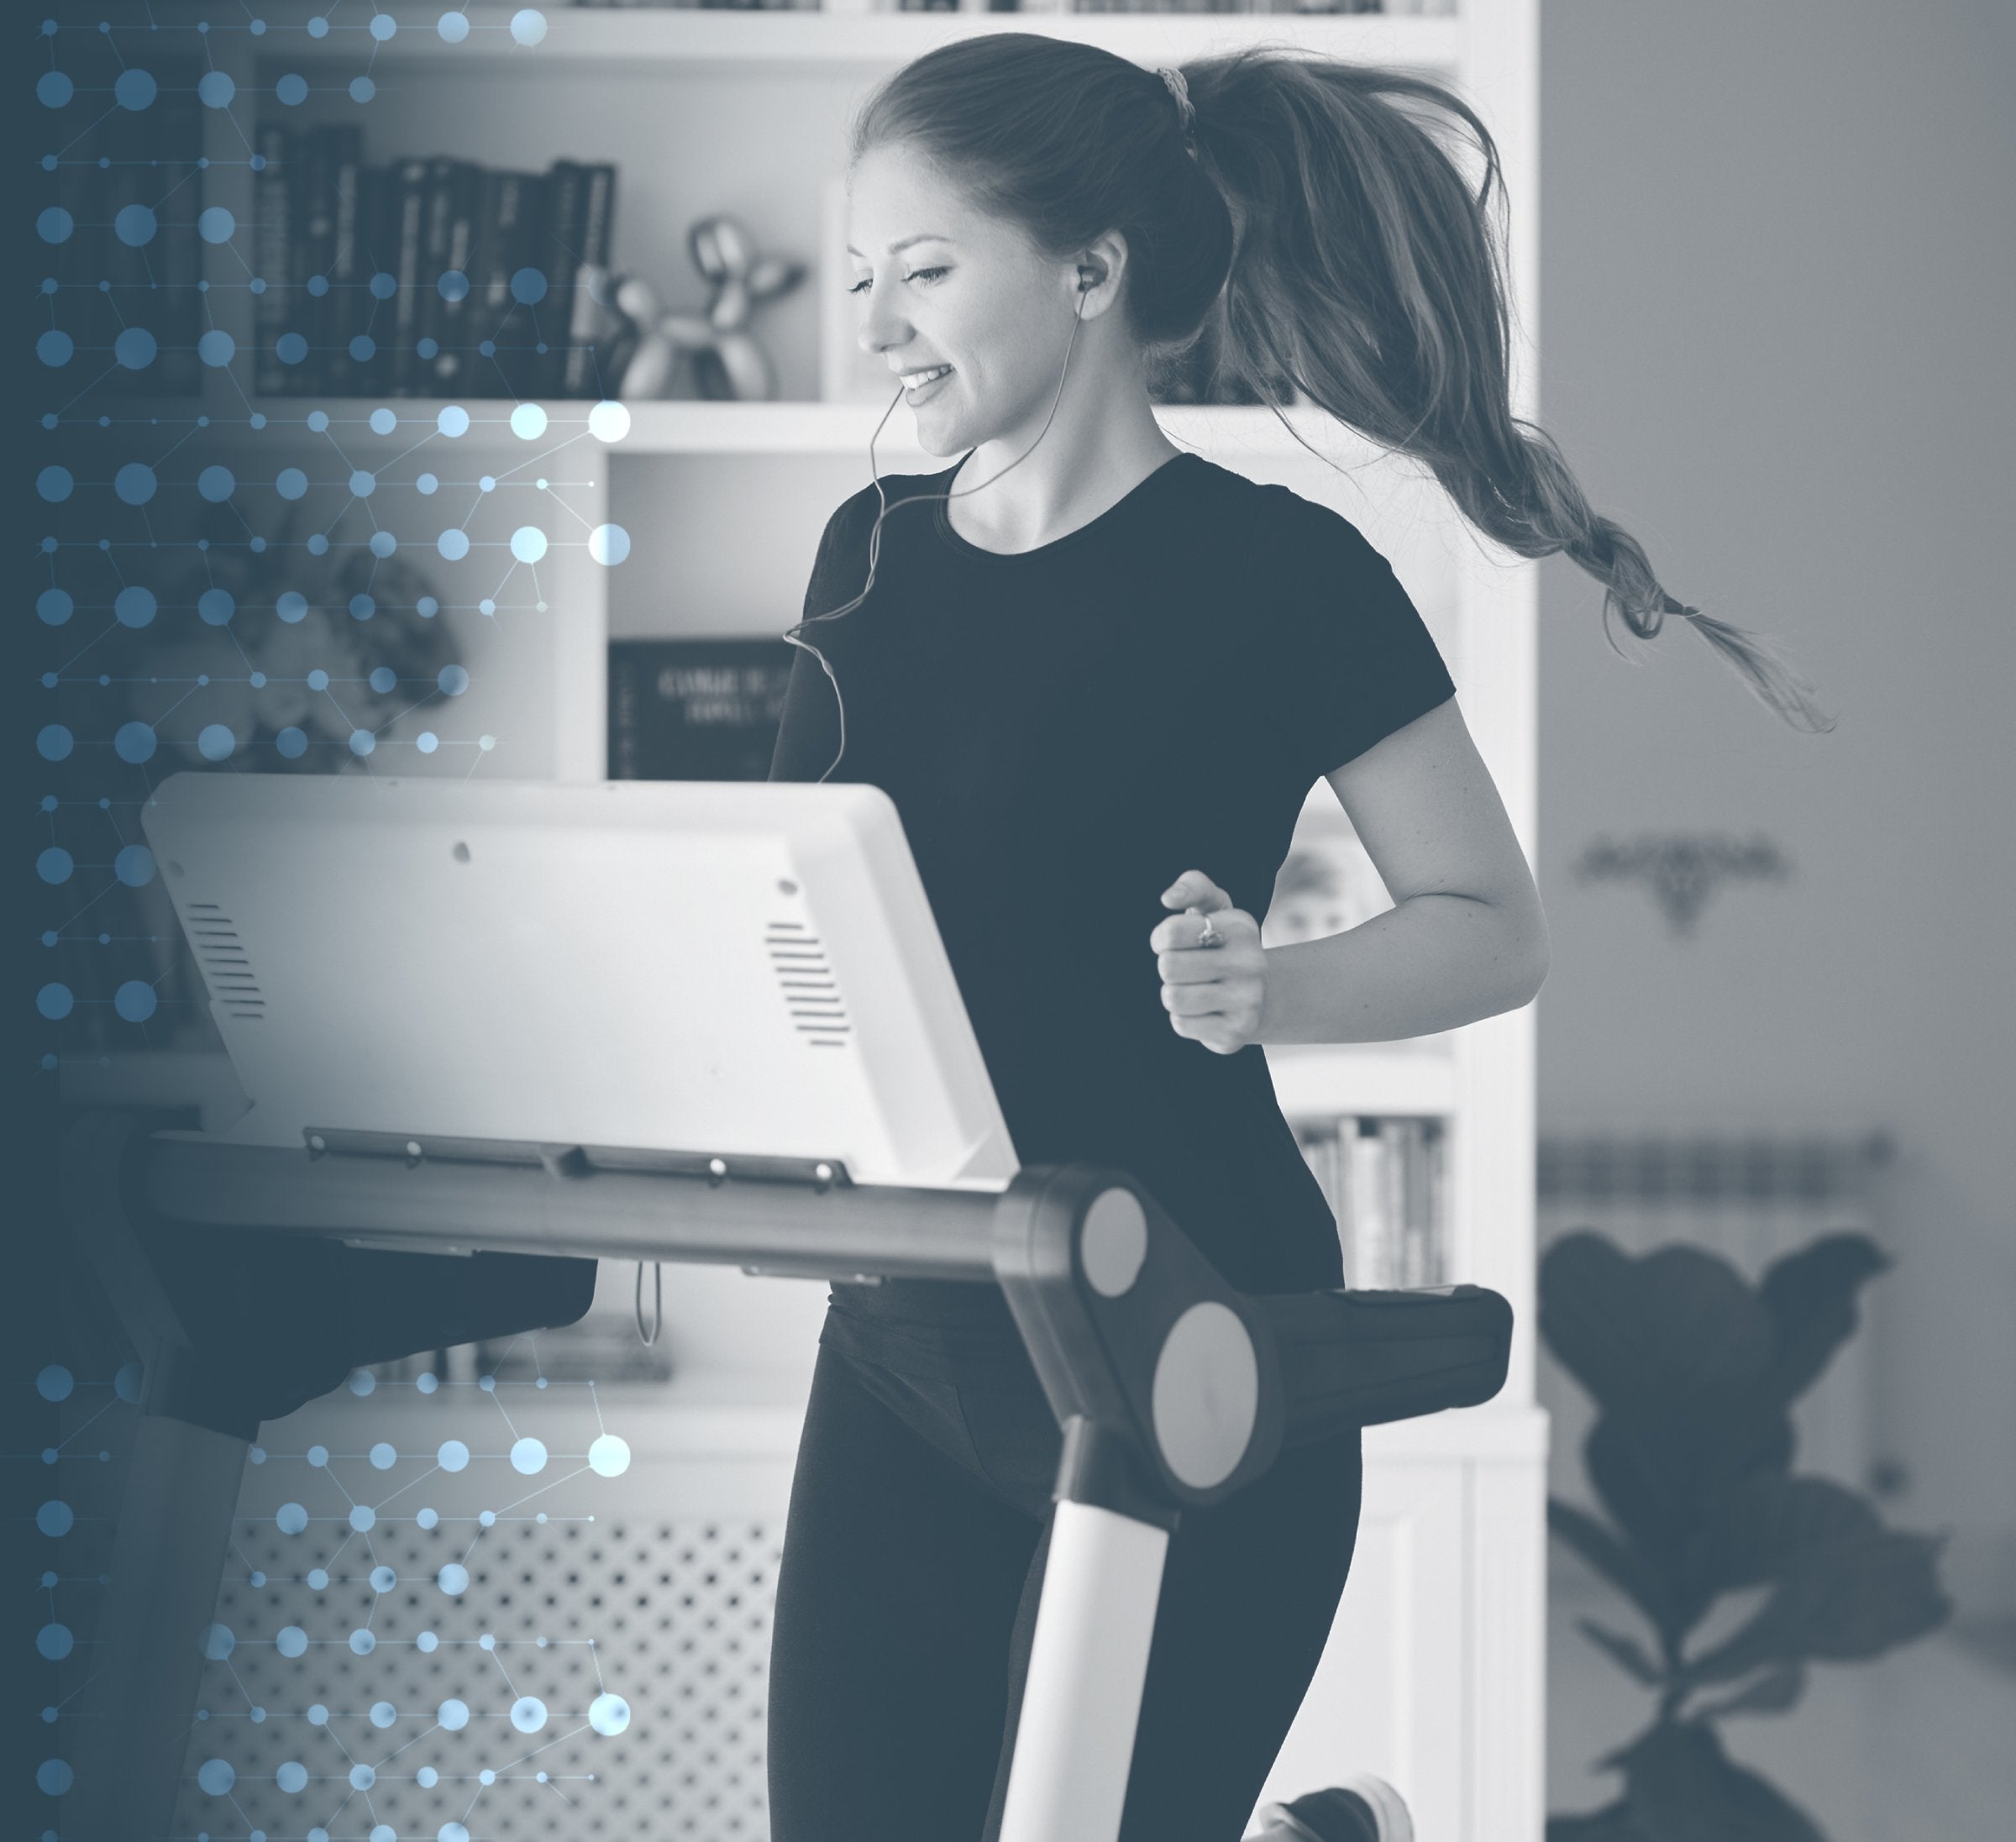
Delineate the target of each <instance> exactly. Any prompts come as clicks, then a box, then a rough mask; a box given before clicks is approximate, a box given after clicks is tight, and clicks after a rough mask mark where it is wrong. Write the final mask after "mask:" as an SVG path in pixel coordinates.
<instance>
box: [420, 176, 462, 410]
mask: <svg viewBox="0 0 2016 1842" xmlns="http://www.w3.org/2000/svg"><path fill="white" fill-rule="evenodd" d="M458 165H460V162H459V160H454V159H453V158H452V157H451V156H449V155H445V154H438V155H435V156H434V157H433V159H432V160H428V163H427V181H426V186H425V191H424V194H423V197H422V199H421V206H420V281H419V286H418V289H417V299H416V301H415V303H414V308H413V340H414V345H415V351H414V354H413V389H414V391H415V392H416V393H417V394H418V395H420V396H427V395H428V394H430V393H431V392H432V391H433V390H434V388H435V386H436V384H437V382H438V379H439V376H440V371H439V368H438V365H437V363H436V360H437V359H438V358H439V356H440V353H441V333H442V328H443V327H444V323H445V322H444V318H443V310H444V308H445V307H447V305H448V302H447V299H446V297H444V295H443V294H442V292H441V278H442V276H444V275H445V274H447V272H448V270H449V266H450V264H449V244H450V242H451V241H452V234H451V232H450V229H449V224H450V221H451V219H452V218H453V216H454V206H455V198H454V179H455V168H456V167H457V166H458Z"/></svg>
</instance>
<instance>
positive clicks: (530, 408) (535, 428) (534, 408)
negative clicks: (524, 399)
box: [511, 403, 546, 441]
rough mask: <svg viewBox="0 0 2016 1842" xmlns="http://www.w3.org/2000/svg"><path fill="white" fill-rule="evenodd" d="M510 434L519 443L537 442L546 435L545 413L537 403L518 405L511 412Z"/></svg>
mask: <svg viewBox="0 0 2016 1842" xmlns="http://www.w3.org/2000/svg"><path fill="white" fill-rule="evenodd" d="M511 432H512V434H514V435H516V436H517V438H518V439H519V440H520V441H537V440H538V438H539V437H540V436H542V435H543V434H544V433H546V412H545V411H544V410H543V409H542V408H541V407H539V406H538V404H537V403H520V404H519V405H518V407H517V408H516V409H514V410H513V411H512V412H511Z"/></svg>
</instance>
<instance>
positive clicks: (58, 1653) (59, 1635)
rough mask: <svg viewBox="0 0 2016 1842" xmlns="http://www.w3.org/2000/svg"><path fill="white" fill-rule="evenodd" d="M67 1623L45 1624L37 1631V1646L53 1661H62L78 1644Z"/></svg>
mask: <svg viewBox="0 0 2016 1842" xmlns="http://www.w3.org/2000/svg"><path fill="white" fill-rule="evenodd" d="M76 1641H77V1640H76V1638H74V1637H73V1636H71V1630H70V1627H69V1626H68V1625H67V1624H45V1625H44V1626H43V1627H42V1629H40V1630H39V1631H37V1632H36V1633H35V1648H36V1649H37V1650H39V1651H41V1653H42V1654H43V1656H46V1657H47V1658H48V1659H49V1660H50V1662H52V1663H60V1662H61V1661H63V1659H64V1658H65V1657H66V1656H69V1655H70V1653H71V1650H72V1649H73V1648H74V1647H75V1645H76Z"/></svg>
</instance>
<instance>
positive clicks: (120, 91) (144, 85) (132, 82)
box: [112, 71, 155, 113]
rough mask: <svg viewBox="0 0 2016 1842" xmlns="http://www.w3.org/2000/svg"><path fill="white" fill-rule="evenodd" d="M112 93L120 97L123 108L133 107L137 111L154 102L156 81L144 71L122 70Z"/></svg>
mask: <svg viewBox="0 0 2016 1842" xmlns="http://www.w3.org/2000/svg"><path fill="white" fill-rule="evenodd" d="M112 93H113V96H115V97H118V104H119V107H120V108H129V109H133V110H134V111H135V112H136V113H137V112H138V111H139V110H140V109H144V108H146V107H147V105H148V104H149V103H150V102H153V100H154V98H155V81H154V79H153V78H152V77H151V76H149V75H148V74H147V72H146V71H120V72H119V76H118V81H117V82H116V83H114V84H113V86H112Z"/></svg>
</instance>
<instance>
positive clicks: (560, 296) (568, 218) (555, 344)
mask: <svg viewBox="0 0 2016 1842" xmlns="http://www.w3.org/2000/svg"><path fill="white" fill-rule="evenodd" d="M585 178H586V171H585V168H583V167H582V165H580V162H579V161H578V160H555V161H554V163H553V166H552V169H551V171H549V173H548V175H547V187H548V192H547V197H548V201H549V204H548V212H549V216H548V219H547V223H546V234H545V237H544V239H543V242H542V244H541V249H542V250H543V257H542V260H540V262H539V265H538V267H539V270H540V272H541V273H542V274H543V275H544V276H545V277H546V297H545V299H544V300H543V301H541V302H539V304H538V311H537V312H535V314H534V315H533V318H534V320H535V321H536V322H537V323H538V329H539V333H540V338H541V343H543V344H544V345H545V347H546V349H545V350H544V351H543V352H541V353H538V354H537V360H538V362H537V363H535V364H534V365H533V367H532V375H533V386H532V390H531V394H533V395H534V396H560V395H562V394H563V393H564V391H565V390H566V386H567V337H568V328H570V326H572V325H573V323H574V281H575V269H576V268H577V267H578V266H579V265H580V260H581V256H580V249H581V232H582V212H583V207H584V202H585V193H586V190H587V187H586V186H585Z"/></svg>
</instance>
